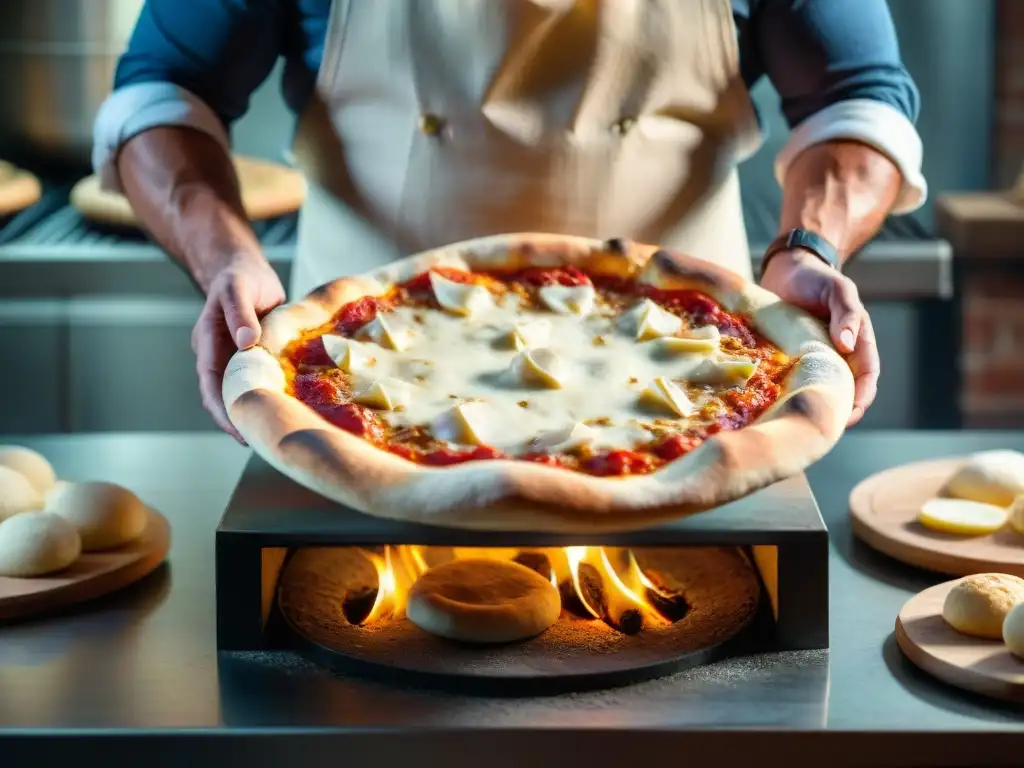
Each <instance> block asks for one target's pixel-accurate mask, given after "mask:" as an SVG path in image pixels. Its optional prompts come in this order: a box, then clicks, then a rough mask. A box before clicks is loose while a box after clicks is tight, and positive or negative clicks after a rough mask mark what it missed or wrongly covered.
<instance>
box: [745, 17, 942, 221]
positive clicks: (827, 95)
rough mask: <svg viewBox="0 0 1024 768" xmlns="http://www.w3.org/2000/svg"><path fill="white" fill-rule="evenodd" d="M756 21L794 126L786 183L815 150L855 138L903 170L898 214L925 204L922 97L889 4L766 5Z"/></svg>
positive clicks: (766, 66) (780, 174) (786, 153)
mask: <svg viewBox="0 0 1024 768" xmlns="http://www.w3.org/2000/svg"><path fill="white" fill-rule="evenodd" d="M752 21H753V24H752V27H753V29H752V31H753V32H754V35H755V36H756V49H757V51H758V56H759V59H760V62H759V63H760V66H761V68H762V69H763V71H764V72H765V73H766V74H767V75H768V78H769V79H770V80H771V81H772V84H773V85H774V87H775V90H776V91H777V92H778V93H779V96H780V97H781V99H782V111H783V114H784V115H785V117H786V120H787V122H788V123H789V125H790V127H791V129H792V131H791V133H790V136H789V139H788V141H787V143H786V145H785V146H784V147H783V148H782V150H781V151H780V152H779V155H778V157H777V158H776V161H775V174H776V177H777V178H778V180H779V183H780V184H781V183H783V182H784V180H785V176H786V170H787V169H788V168H789V165H790V164H791V163H792V162H793V160H794V158H796V156H797V155H799V154H800V152H802V151H803V150H805V149H806V148H807V147H809V146H811V145H813V144H817V143H820V142H823V141H830V140H836V139H852V140H856V141H861V142H864V143H865V144H868V145H870V146H872V147H874V148H875V149H877V150H878V151H879V152H882V153H883V154H885V155H886V156H887V157H889V158H890V159H891V160H892V161H893V163H895V165H896V166H897V167H898V168H899V170H900V172H901V173H902V175H903V186H902V188H901V190H900V194H899V197H898V198H897V202H896V206H895V211H894V212H896V213H908V212H910V211H913V210H915V209H916V208H918V207H920V206H921V205H922V204H923V203H924V201H925V199H926V197H927V194H928V186H927V183H926V181H925V179H924V176H923V175H922V173H921V161H922V146H921V138H920V136H919V135H918V132H917V129H916V128H915V127H914V123H915V122H916V120H917V116H918V110H919V94H918V91H917V87H916V86H915V84H914V81H913V79H912V78H911V76H910V73H909V72H907V70H906V67H904V65H903V63H902V61H901V58H900V51H899V43H898V40H897V35H896V29H895V26H894V24H893V20H892V16H891V14H890V12H889V7H888V5H887V3H886V0H845V1H838V2H837V0H763V1H762V2H761V3H760V7H759V8H758V10H757V12H756V13H755V14H754V16H753V18H752Z"/></svg>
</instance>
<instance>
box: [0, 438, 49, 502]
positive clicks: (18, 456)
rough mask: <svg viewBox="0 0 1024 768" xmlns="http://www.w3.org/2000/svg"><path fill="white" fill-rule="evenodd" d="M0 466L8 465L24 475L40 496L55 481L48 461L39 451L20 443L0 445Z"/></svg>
mask: <svg viewBox="0 0 1024 768" xmlns="http://www.w3.org/2000/svg"><path fill="white" fill-rule="evenodd" d="M0 467H10V468H11V469H13V470H14V471H15V472H18V473H19V474H22V475H24V476H25V477H26V478H27V479H28V481H29V482H30V483H32V487H34V488H35V489H36V493H38V494H39V495H40V496H44V495H45V494H46V493H47V492H48V491H49V490H50V489H51V488H53V484H54V483H55V482H57V475H56V473H55V472H54V471H53V467H52V466H51V465H50V462H48V461H47V460H46V458H45V457H44V456H43V455H42V454H41V453H38V452H37V451H33V450H32V449H31V448H23V447H22V446H20V445H0Z"/></svg>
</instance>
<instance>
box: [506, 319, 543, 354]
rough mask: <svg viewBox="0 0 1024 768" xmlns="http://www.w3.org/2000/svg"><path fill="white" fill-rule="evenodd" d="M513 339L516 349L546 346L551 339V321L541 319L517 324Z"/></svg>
mask: <svg viewBox="0 0 1024 768" xmlns="http://www.w3.org/2000/svg"><path fill="white" fill-rule="evenodd" d="M511 337H512V346H514V347H515V348H516V349H529V348H531V347H533V348H535V347H543V346H546V345H547V343H548V341H549V340H550V339H551V321H550V320H545V319H544V318H540V319H538V320H526V321H523V322H520V323H516V324H515V327H513V328H512V333H511Z"/></svg>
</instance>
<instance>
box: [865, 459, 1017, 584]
mask: <svg viewBox="0 0 1024 768" xmlns="http://www.w3.org/2000/svg"><path fill="white" fill-rule="evenodd" d="M964 461H966V458H957V459H940V460H935V461H922V462H915V463H913V464H904V465H903V466H900V467H894V468H892V469H887V470H885V471H883V472H879V473H877V474H874V475H871V476H870V477H868V478H867V479H866V480H864V481H862V482H861V483H860V484H859V485H858V486H857V487H856V488H854V489H853V492H852V493H851V494H850V516H851V521H852V524H853V532H854V535H856V536H857V537H858V538H859V539H861V540H862V541H864V542H865V543H866V544H868V545H869V546H870V547H872V548H873V549H877V550H878V551H879V552H883V553H885V554H887V555H889V556H890V557H893V558H895V559H897V560H899V561H901V562H904V563H907V564H909V565H915V566H918V567H919V568H927V569H928V570H931V571H937V572H939V573H946V574H949V575H951V576H968V575H970V574H972V573H989V572H994V573H1010V574H1013V575H1014V576H1021V577H1024V534H1020V533H1017V532H1016V531H1015V530H1013V528H1011V527H1010V526H1009V525H1006V526H1005V527H1003V528H1002V530H999V531H996V532H995V533H992V534H988V535H986V536H957V535H954V534H948V533H939V532H937V531H931V530H929V529H927V528H925V527H924V526H923V525H921V524H920V523H919V522H917V514H918V512H919V511H920V509H921V505H922V504H923V503H924V502H925V501H927V500H928V499H930V498H933V497H935V496H938V495H939V490H940V489H941V488H942V486H943V485H944V484H945V482H946V481H947V480H948V479H949V478H950V477H951V476H952V474H953V472H955V471H956V468H957V467H958V466H960V464H962V463H963V462H964Z"/></svg>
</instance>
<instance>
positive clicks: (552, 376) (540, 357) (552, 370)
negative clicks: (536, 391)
mask: <svg viewBox="0 0 1024 768" xmlns="http://www.w3.org/2000/svg"><path fill="white" fill-rule="evenodd" d="M509 373H510V374H511V381H514V382H516V383H517V384H525V385H527V386H531V385H533V386H541V387H551V388H552V389H561V388H562V387H564V386H565V383H566V381H567V380H568V378H569V371H568V370H567V368H566V365H565V363H564V362H563V361H562V359H561V358H560V357H559V356H558V353H557V352H555V351H554V350H551V349H547V348H542V349H524V350H523V351H522V352H520V353H519V354H518V355H516V356H515V357H514V358H512V364H511V365H510V366H509Z"/></svg>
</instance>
